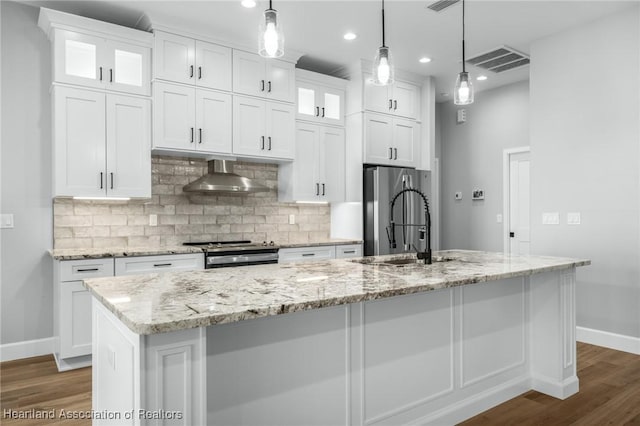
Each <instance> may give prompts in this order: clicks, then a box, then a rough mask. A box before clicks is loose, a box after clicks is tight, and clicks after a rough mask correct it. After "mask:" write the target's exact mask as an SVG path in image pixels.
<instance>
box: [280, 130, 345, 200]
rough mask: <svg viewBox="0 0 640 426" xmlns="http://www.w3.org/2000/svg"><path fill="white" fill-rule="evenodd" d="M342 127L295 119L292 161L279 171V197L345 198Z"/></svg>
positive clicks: (285, 198)
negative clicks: (294, 150) (293, 159)
mask: <svg viewBox="0 0 640 426" xmlns="http://www.w3.org/2000/svg"><path fill="white" fill-rule="evenodd" d="M344 144H345V139H344V129H343V128H340V127H329V126H319V125H316V124H309V123H303V122H298V123H297V124H296V144H295V145H296V154H295V161H294V162H293V163H288V164H282V165H281V166H280V171H279V173H278V179H279V182H278V189H279V191H278V194H279V198H280V201H327V202H338V201H344V190H345V184H344V174H345V169H344V167H345V165H344V158H345V157H344V156H345V152H344V151H345V146H344Z"/></svg>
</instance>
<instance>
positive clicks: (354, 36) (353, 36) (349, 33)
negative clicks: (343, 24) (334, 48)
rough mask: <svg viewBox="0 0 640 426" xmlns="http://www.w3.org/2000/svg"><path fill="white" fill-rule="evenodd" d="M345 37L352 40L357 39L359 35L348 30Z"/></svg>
mask: <svg viewBox="0 0 640 426" xmlns="http://www.w3.org/2000/svg"><path fill="white" fill-rule="evenodd" d="M343 37H344V39H345V40H349V41H351V40H355V39H356V37H358V36H357V35H356V34H355V33H352V32H348V33H346V34H345V35H344V36H343Z"/></svg>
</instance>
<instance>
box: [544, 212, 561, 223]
mask: <svg viewBox="0 0 640 426" xmlns="http://www.w3.org/2000/svg"><path fill="white" fill-rule="evenodd" d="M542 224H543V225H560V213H558V212H550V213H542Z"/></svg>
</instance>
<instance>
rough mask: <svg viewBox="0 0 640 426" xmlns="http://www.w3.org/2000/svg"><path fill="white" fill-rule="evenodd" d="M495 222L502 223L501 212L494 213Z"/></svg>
mask: <svg viewBox="0 0 640 426" xmlns="http://www.w3.org/2000/svg"><path fill="white" fill-rule="evenodd" d="M496 222H497V223H502V215H501V214H497V215H496Z"/></svg>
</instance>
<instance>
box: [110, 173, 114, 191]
mask: <svg viewBox="0 0 640 426" xmlns="http://www.w3.org/2000/svg"><path fill="white" fill-rule="evenodd" d="M110 175H111V189H113V172H111V173H110Z"/></svg>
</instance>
